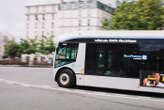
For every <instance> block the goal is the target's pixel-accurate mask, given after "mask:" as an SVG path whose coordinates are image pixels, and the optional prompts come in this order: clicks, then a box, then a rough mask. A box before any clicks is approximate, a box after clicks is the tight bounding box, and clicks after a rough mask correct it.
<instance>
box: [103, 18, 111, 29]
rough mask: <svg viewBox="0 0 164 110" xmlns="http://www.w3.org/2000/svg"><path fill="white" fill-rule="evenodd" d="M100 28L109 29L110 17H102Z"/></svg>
mask: <svg viewBox="0 0 164 110" xmlns="http://www.w3.org/2000/svg"><path fill="white" fill-rule="evenodd" d="M102 29H110V19H107V18H105V19H103V20H102Z"/></svg>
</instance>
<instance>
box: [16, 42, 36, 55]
mask: <svg viewBox="0 0 164 110" xmlns="http://www.w3.org/2000/svg"><path fill="white" fill-rule="evenodd" d="M37 47H38V43H37V42H36V40H33V39H30V40H25V39H21V43H20V50H19V52H20V54H33V53H36V52H37Z"/></svg>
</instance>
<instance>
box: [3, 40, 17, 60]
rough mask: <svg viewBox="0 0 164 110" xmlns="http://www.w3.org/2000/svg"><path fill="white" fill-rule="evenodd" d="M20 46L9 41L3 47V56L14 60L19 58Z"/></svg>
mask: <svg viewBox="0 0 164 110" xmlns="http://www.w3.org/2000/svg"><path fill="white" fill-rule="evenodd" d="M19 50H20V46H19V44H18V43H16V42H15V41H11V42H10V43H9V44H8V45H6V46H5V56H8V57H10V58H14V57H16V56H19V55H20V54H19Z"/></svg>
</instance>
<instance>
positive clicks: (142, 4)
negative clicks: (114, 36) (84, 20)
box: [110, 0, 164, 30]
mask: <svg viewBox="0 0 164 110" xmlns="http://www.w3.org/2000/svg"><path fill="white" fill-rule="evenodd" d="M163 24H164V7H163V6H162V1H161V0H138V1H133V2H123V3H122V4H121V5H120V6H119V7H118V8H117V9H116V12H114V16H113V17H112V20H111V24H110V25H111V26H110V27H111V29H114V30H116V29H119V30H160V29H162V27H163V26H164V25H163Z"/></svg>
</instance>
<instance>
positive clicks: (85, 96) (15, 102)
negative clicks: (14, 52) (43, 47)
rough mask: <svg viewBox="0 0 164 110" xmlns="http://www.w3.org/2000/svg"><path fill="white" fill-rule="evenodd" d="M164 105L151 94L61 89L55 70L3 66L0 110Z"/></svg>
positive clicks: (152, 108) (153, 109) (139, 109)
mask: <svg viewBox="0 0 164 110" xmlns="http://www.w3.org/2000/svg"><path fill="white" fill-rule="evenodd" d="M152 95H154V94H152ZM163 103H164V98H162V97H161V98H160V97H155V96H151V95H150V96H143V95H141V94H135V95H133V94H132V93H126V94H124V93H120V92H119V91H118V92H110V90H109V91H104V90H103V89H102V91H101V89H100V90H99V91H97V90H92V89H86V88H85V87H84V88H83V87H79V88H75V89H66V88H60V87H59V86H58V85H57V84H56V83H55V82H54V81H53V79H52V69H51V68H29V67H2V66H1V67H0V110H18V109H19V110H86V109H88V110H120V109H122V110H163V108H164V104H163Z"/></svg>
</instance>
